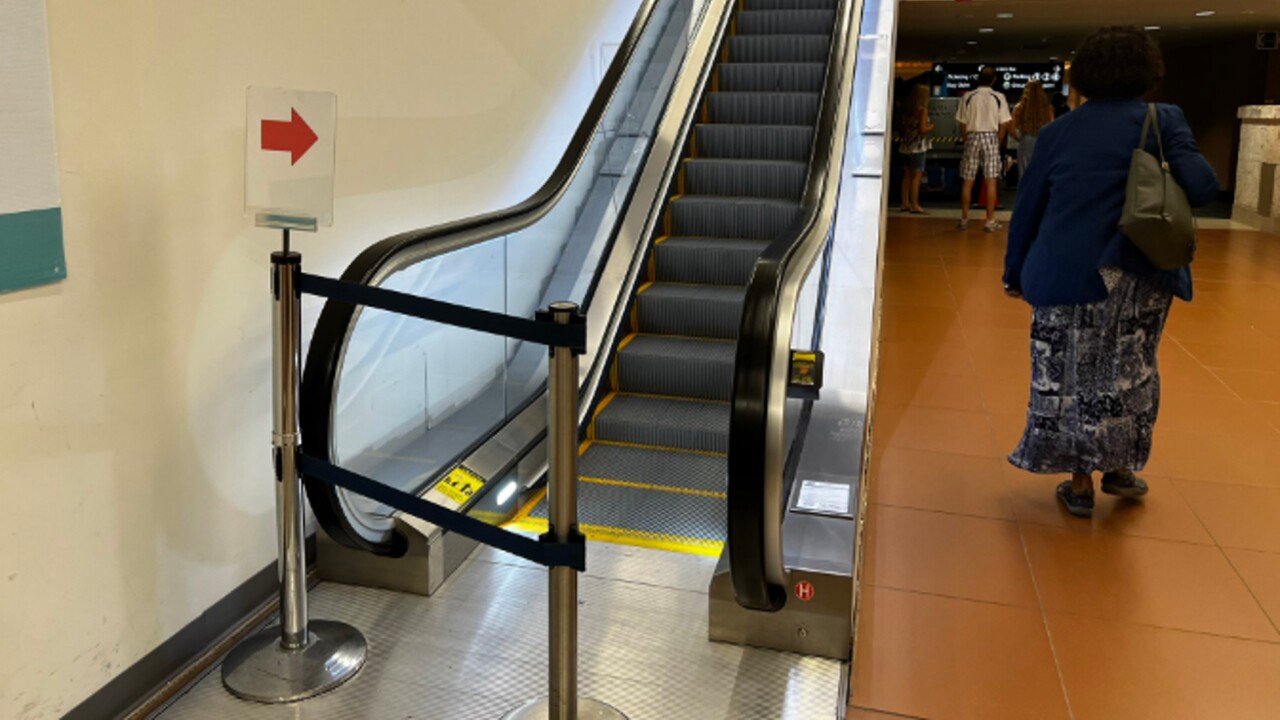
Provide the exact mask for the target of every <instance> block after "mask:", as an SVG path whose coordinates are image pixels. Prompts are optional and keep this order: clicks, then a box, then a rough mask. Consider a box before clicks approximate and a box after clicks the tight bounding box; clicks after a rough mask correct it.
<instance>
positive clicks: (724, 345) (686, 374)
mask: <svg viewBox="0 0 1280 720" xmlns="http://www.w3.org/2000/svg"><path fill="white" fill-rule="evenodd" d="M734 352H735V344H734V343H731V342H726V341H724V340H699V339H695V338H674V337H660V336H655V335H636V336H634V337H633V338H632V339H631V342H629V343H628V344H627V346H626V347H624V348H622V349H621V350H619V351H618V359H617V363H618V387H617V389H618V390H621V391H622V392H627V393H637V394H643V395H664V396H667V397H671V396H675V397H686V398H698V399H702V400H728V399H729V396H730V395H731V394H732V393H733V358H734Z"/></svg>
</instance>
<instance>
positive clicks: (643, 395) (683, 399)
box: [615, 392, 729, 405]
mask: <svg viewBox="0 0 1280 720" xmlns="http://www.w3.org/2000/svg"><path fill="white" fill-rule="evenodd" d="M615 394H616V395H619V396H621V397H638V398H651V399H653V400H679V401H680V402H688V403H711V404H713V405H728V404H729V401H728V400H704V399H702V398H691V397H680V396H679V395H660V394H658V393H638V392H617V393H615Z"/></svg>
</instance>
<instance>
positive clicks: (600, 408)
mask: <svg viewBox="0 0 1280 720" xmlns="http://www.w3.org/2000/svg"><path fill="white" fill-rule="evenodd" d="M616 397H618V392H617V391H616V390H615V391H613V392H611V393H609V394H608V395H605V396H604V399H603V400H601V401H600V404H599V405H596V411H595V412H594V413H592V414H591V422H590V423H589V424H588V425H587V440H588V441H591V440H595V439H596V418H598V417H600V413H602V412H604V409H605V408H607V407H609V403H611V402H613V399H614V398H616Z"/></svg>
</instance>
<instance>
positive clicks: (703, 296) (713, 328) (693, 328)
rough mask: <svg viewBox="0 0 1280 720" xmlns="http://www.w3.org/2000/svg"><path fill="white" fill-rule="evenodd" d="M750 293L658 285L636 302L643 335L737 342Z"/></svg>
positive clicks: (739, 288) (727, 289) (726, 288)
mask: <svg viewBox="0 0 1280 720" xmlns="http://www.w3.org/2000/svg"><path fill="white" fill-rule="evenodd" d="M745 295H746V289H745V288H741V287H726V286H714V285H674V284H665V283H654V284H652V285H649V286H648V287H646V288H645V289H644V290H643V291H642V292H641V293H640V295H639V296H638V297H637V299H636V311H637V312H636V315H637V317H638V318H639V321H640V332H642V333H652V334H654V335H682V336H685V337H705V338H720V339H724V340H735V339H737V337H738V326H739V325H740V324H741V322H742V298H743V296H745Z"/></svg>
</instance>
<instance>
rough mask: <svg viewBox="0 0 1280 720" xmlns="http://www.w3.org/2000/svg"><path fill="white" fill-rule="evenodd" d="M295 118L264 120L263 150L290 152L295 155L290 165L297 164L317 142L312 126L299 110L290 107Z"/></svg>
mask: <svg viewBox="0 0 1280 720" xmlns="http://www.w3.org/2000/svg"><path fill="white" fill-rule="evenodd" d="M290 110H291V111H292V113H293V118H292V119H291V120H289V121H288V122H285V121H284V120H263V121H262V149H263V150H280V151H282V152H287V153H290V154H291V155H292V156H293V162H291V163H290V165H297V164H298V161H299V160H301V159H302V156H303V155H306V154H307V151H308V150H310V149H311V146H312V145H315V144H316V140H317V139H319V138H317V137H316V134H315V132H314V131H312V129H311V126H310V125H308V124H307V121H306V120H303V119H302V116H301V115H299V114H298V111H297V110H294V109H293V108H290Z"/></svg>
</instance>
